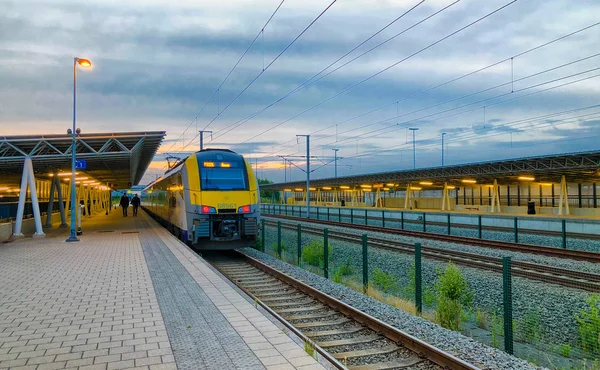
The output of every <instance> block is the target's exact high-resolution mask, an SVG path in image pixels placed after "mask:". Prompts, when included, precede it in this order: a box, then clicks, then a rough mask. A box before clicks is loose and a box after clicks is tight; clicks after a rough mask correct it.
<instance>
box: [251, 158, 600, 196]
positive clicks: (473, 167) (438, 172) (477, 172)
mask: <svg viewBox="0 0 600 370" xmlns="http://www.w3.org/2000/svg"><path fill="white" fill-rule="evenodd" d="M562 176H565V178H566V180H567V182H579V183H581V182H595V181H600V151H593V152H581V153H565V154H557V155H548V156H540V157H527V158H517V159H508V160H502V161H491V162H479V163H470V164H459V165H452V166H445V167H430V168H420V169H416V170H402V171H391V172H380V173H371V174H365V175H355V176H345V177H337V178H326V179H315V180H312V179H311V182H310V186H311V188H313V187H314V188H323V187H332V188H339V187H340V186H349V187H351V188H353V187H360V185H380V186H386V187H391V185H394V186H395V187H397V186H404V187H405V186H407V185H408V184H409V183H411V184H412V185H417V184H419V182H425V183H426V184H427V185H430V184H429V183H430V182H431V185H430V186H429V188H436V187H443V186H444V182H448V184H449V185H455V186H457V185H473V184H491V183H493V181H494V179H496V180H497V181H498V183H499V184H513V183H517V182H523V181H529V182H536V183H550V182H560V181H561V177H562ZM519 177H521V178H519ZM464 180H466V181H468V182H469V183H465V181H464ZM473 180H475V182H473ZM381 184H383V185H381ZM388 184H389V185H388ZM260 188H261V189H265V190H267V189H272V190H284V189H298V188H301V189H305V188H306V181H305V180H303V181H295V182H287V183H278V184H269V185H261V186H260ZM423 189H426V188H423Z"/></svg>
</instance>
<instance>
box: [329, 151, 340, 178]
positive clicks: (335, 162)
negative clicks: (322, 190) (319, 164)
mask: <svg viewBox="0 0 600 370" xmlns="http://www.w3.org/2000/svg"><path fill="white" fill-rule="evenodd" d="M331 150H333V151H334V153H335V157H334V160H333V166H334V176H335V177H337V152H338V150H339V149H338V148H334V149H331Z"/></svg>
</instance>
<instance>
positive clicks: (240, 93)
mask: <svg viewBox="0 0 600 370" xmlns="http://www.w3.org/2000/svg"><path fill="white" fill-rule="evenodd" d="M515 1H516V0H515ZM336 2H337V0H333V1H332V2H331V3H330V4H329V5H328V6H327V7H326V8H325V9H324V10H323V11H322V12H321V13H319V15H318V16H317V17H316V18H315V19H313V20H312V22H310V24H309V25H308V26H306V27H305V28H304V29H303V30H302V32H300V34H298V36H296V38H294V40H292V42H290V43H289V44H288V45H287V46H286V47H285V48H284V49H283V50H282V51H281V52H280V53H279V54H277V56H276V57H275V58H274V59H273V60H272V61H271V62H270V63H269V64H267V65H266V66H265V67H264V68H263V69H262V71H260V72H259V73H258V74H257V75H256V76H255V77H254V78H253V79H252V80H251V81H250V82H249V83H248V84H247V85H246V87H244V88H243V89H242V90H241V91H240V92H239V93H238V94H237V95H236V96H235V97H234V98H233V99H232V100H231V101H230V102H229V103H227V105H226V106H225V107H223V109H222V110H221V111H220V112H219V114H217V115H216V116H215V117H214V118H213V119H212V120H211V121H210V122H208V124H207V125H206V126H205V127H204V130H205V129H206V128H208V127H209V126H210V125H211V124H213V123H214V122H215V121H216V120H217V119H218V118H219V117H220V116H221V114H222V113H223V112H225V111H226V110H227V109H229V107H230V106H231V105H233V103H235V102H236V101H237V100H238V98H239V97H240V96H242V94H244V92H246V90H248V89H249V88H250V86H252V85H253V84H254V82H256V81H257V80H258V79H259V78H260V76H262V75H263V74H264V73H265V72H266V71H267V70H268V69H269V67H271V66H272V65H273V64H274V63H275V61H277V60H278V59H279V58H280V57H281V56H282V55H283V54H284V53H285V52H286V51H287V50H288V49H289V48H290V47H291V46H292V45H293V44H294V43H295V42H296V41H298V39H299V38H300V37H301V36H302V35H303V34H304V33H306V31H308V29H309V28H310V27H312V25H314V24H315V23H316V22H317V21H318V20H319V19H320V18H321V17H322V16H323V14H325V12H327V11H328V10H329V8H331V7H332V6H333V4H335V3H336ZM197 137H198V135H196V136H194V138H193V139H192V140H190V142H189V143H187V144H186V145H184V147H183V148H182V151H183V150H185V148H187V147H188V146H189V145H190V144H192V143H193V142H194V140H195V139H196V138H197Z"/></svg>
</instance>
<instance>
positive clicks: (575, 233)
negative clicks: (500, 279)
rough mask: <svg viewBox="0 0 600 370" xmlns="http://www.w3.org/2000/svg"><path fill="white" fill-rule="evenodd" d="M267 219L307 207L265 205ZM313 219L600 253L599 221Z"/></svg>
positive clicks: (397, 215) (371, 212)
mask: <svg viewBox="0 0 600 370" xmlns="http://www.w3.org/2000/svg"><path fill="white" fill-rule="evenodd" d="M261 211H262V212H263V213H266V214H275V215H285V216H295V217H306V207H305V206H291V205H278V204H261ZM311 218H312V219H317V220H327V221H337V222H344V223H349V224H355V225H368V226H378V227H383V228H390V229H400V230H411V231H424V232H429V233H435V234H446V235H455V236H463V237H472V238H479V239H487V240H496V241H504V242H515V243H524V244H533V245H539V246H549V247H556V248H564V249H573V250H585V251H591V252H600V221H598V220H592V219H561V218H550V217H543V216H539V217H513V216H503V215H501V214H495V215H481V214H464V213H444V212H422V211H402V210H390V209H373V208H344V207H342V208H339V207H311Z"/></svg>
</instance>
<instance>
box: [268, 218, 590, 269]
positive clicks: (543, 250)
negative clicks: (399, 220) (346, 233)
mask: <svg viewBox="0 0 600 370" xmlns="http://www.w3.org/2000/svg"><path fill="white" fill-rule="evenodd" d="M262 215H263V216H265V217H272V218H281V219H286V220H293V221H298V222H308V223H318V224H323V225H330V226H336V227H349V228H353V229H359V230H365V231H372V232H378V233H383V234H393V235H403V236H410V237H413V238H422V239H431V240H438V241H444V242H449V243H457V244H467V245H474V246H477V247H484V248H492V249H502V250H508V251H512V252H521V253H533V254H540V255H545V256H550V257H557V258H571V259H574V260H579V261H587V262H594V263H598V262H600V253H596V252H587V251H578V250H571V249H561V248H556V247H549V246H548V247H546V246H539V245H533V244H524V243H511V242H502V241H496V240H486V239H478V238H470V237H464V236H456V235H444V234H434V233H428V232H423V231H412V230H398V229H391V228H387V227H381V226H368V225H357V224H351V223H348V222H338V221H327V220H315V219H308V218H303V217H294V216H284V215H274V214H265V213H263V214H262Z"/></svg>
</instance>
